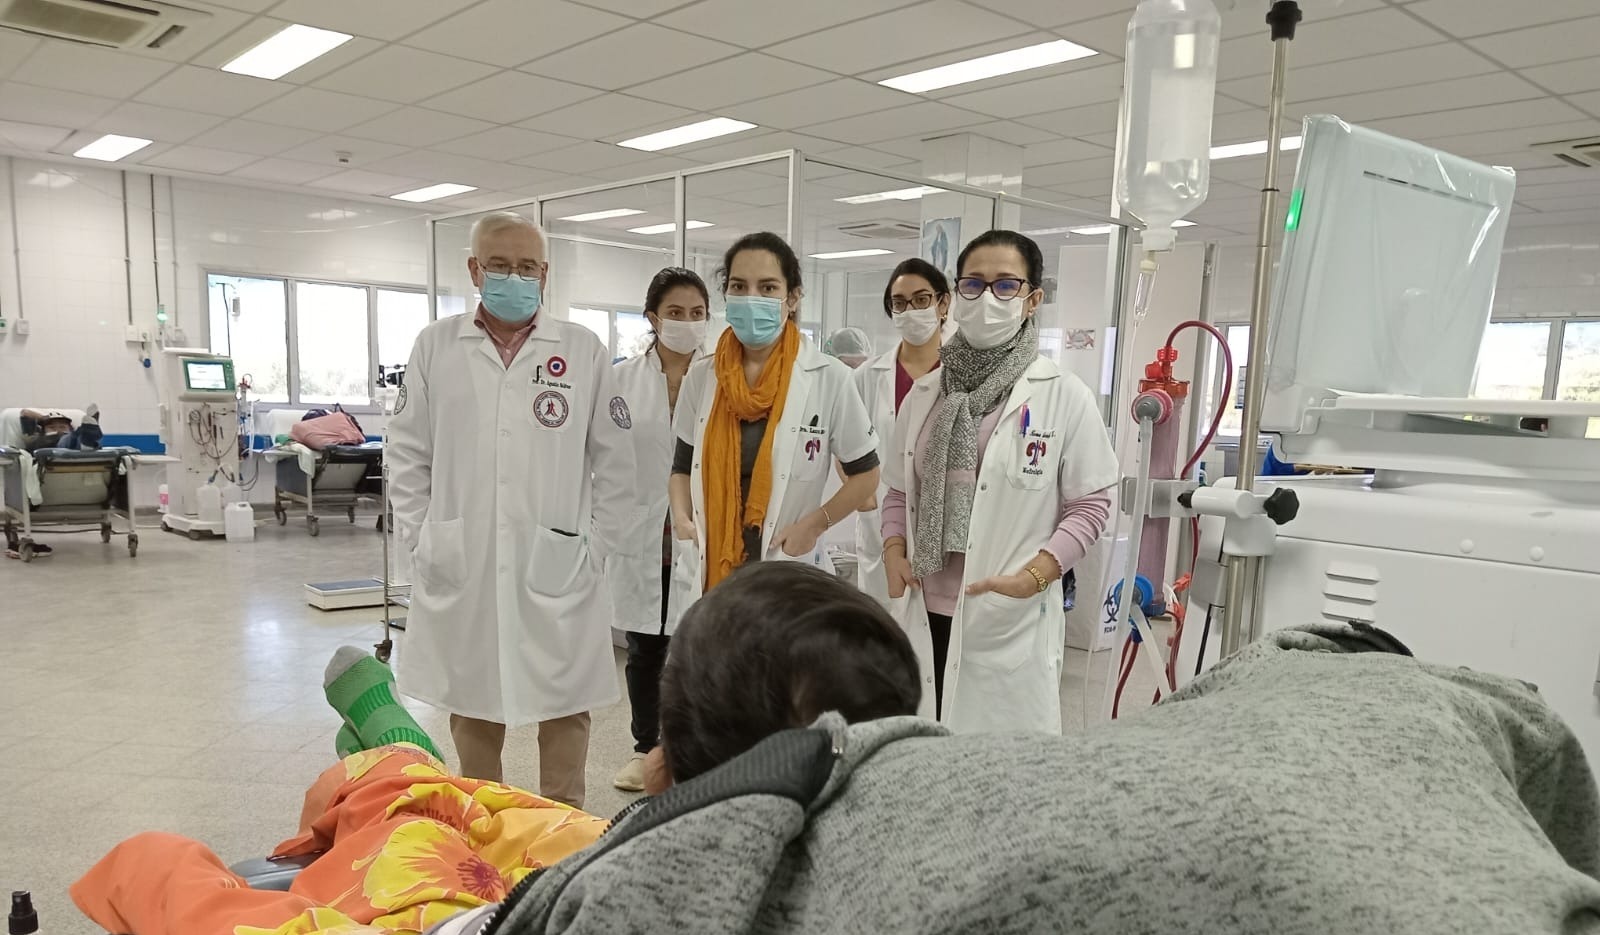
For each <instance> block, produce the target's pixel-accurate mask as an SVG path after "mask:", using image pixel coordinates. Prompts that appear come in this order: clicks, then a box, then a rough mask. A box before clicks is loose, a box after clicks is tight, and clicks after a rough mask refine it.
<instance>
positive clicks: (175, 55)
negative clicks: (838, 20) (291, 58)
mask: <svg viewBox="0 0 1600 935" xmlns="http://www.w3.org/2000/svg"><path fill="white" fill-rule="evenodd" d="M179 5H181V6H188V7H190V8H194V7H198V6H200V4H198V3H196V4H179ZM205 12H206V14H207V16H206V17H205V18H204V19H201V20H200V21H198V22H196V23H192V24H190V25H189V26H188V27H187V28H185V29H184V31H183V35H182V36H181V37H180V38H178V39H176V40H174V41H172V42H168V43H167V44H166V45H164V46H162V47H161V48H159V49H149V48H146V49H140V50H139V52H138V54H139V55H140V56H141V57H144V58H152V59H160V60H161V61H165V62H172V63H173V64H178V63H182V62H190V61H192V60H193V59H194V58H196V57H197V56H198V55H199V54H201V53H203V52H204V50H206V49H208V48H209V47H210V46H211V45H212V44H213V43H216V42H218V41H219V40H221V39H223V38H225V37H226V36H228V35H230V34H231V33H233V32H234V31H236V30H238V29H239V28H240V27H242V26H245V25H246V24H248V23H249V22H250V21H251V20H252V18H253V15H252V13H249V12H240V11H239V10H230V9H225V8H222V7H217V6H209V7H208V8H207V9H206V11H205Z"/></svg>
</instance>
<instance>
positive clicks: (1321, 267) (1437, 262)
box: [1264, 116, 1516, 431]
mask: <svg viewBox="0 0 1600 935" xmlns="http://www.w3.org/2000/svg"><path fill="white" fill-rule="evenodd" d="M1515 190H1516V177H1515V175H1514V174H1513V173H1512V172H1511V171H1510V170H1506V169H1496V168H1492V167H1490V166H1485V165H1479V164H1477V163H1474V162H1471V161H1469V160H1466V159H1462V158H1460V157H1458V156H1453V155H1450V154H1449V153H1445V152H1441V151H1439V150H1436V149H1430V148H1428V147H1426V146H1423V145H1421V144H1419V143H1413V142H1411V141H1408V140H1402V139H1397V138H1395V137H1392V136H1386V135H1384V134H1382V133H1377V132H1375V131H1372V130H1367V129H1365V128H1362V127H1357V126H1352V125H1351V124H1348V123H1345V122H1344V121H1342V120H1340V119H1339V118H1337V117H1328V116H1317V117H1310V118H1307V120H1306V126H1305V132H1304V144H1303V148H1302V150H1301V155H1300V164H1299V168H1298V170H1297V172H1296V175H1295V183H1294V189H1293V191H1292V192H1291V193H1290V199H1289V213H1288V216H1287V219H1286V221H1285V224H1284V227H1285V231H1284V235H1283V236H1284V243H1283V255H1282V259H1281V262H1280V264H1279V269H1278V275H1277V282H1276V284H1275V289H1274V294H1273V303H1272V305H1273V307H1272V319H1271V328H1270V335H1269V339H1268V341H1269V343H1268V355H1267V364H1268V367H1267V369H1268V386H1267V389H1268V395H1269V397H1270V396H1275V395H1276V396H1280V397H1281V400H1280V401H1281V402H1283V403H1285V404H1286V405H1288V404H1295V405H1305V404H1306V403H1307V402H1308V401H1309V400H1311V399H1313V398H1316V399H1326V398H1328V394H1329V392H1330V391H1331V392H1335V393H1340V394H1381V395H1392V396H1413V397H1449V398H1459V397H1464V396H1467V395H1468V394H1469V392H1470V391H1471V387H1472V377H1473V371H1474V368H1475V365H1476V362H1477V355H1478V350H1479V347H1480V345H1481V343H1482V340H1483V334H1484V329H1485V327H1486V326H1487V325H1488V321H1489V313H1490V307H1491V305H1492V304H1493V301H1494V289H1495V281H1496V278H1497V276H1498V274H1499V267H1500V251H1501V244H1502V242H1503V240H1504V238H1505V231H1506V223H1507V219H1508V216H1509V213H1510V210H1511V204H1512V198H1513V196H1514V193H1515ZM1268 408H1269V410H1270V409H1273V408H1274V407H1273V404H1272V403H1271V402H1269V403H1268ZM1291 408H1292V407H1291ZM1291 421H1293V420H1291ZM1267 422H1268V420H1266V419H1264V424H1266V423H1267ZM1268 430H1269V431H1273V430H1279V427H1278V426H1276V425H1268Z"/></svg>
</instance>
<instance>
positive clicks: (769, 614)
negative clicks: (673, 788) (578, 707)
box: [652, 562, 922, 791]
mask: <svg viewBox="0 0 1600 935" xmlns="http://www.w3.org/2000/svg"><path fill="white" fill-rule="evenodd" d="M921 698H922V686H921V683H920V682H919V680H918V675H917V657H916V654H915V653H914V652H913V651H912V649H911V643H910V641H909V640H907V639H906V635H905V633H904V632H903V631H902V630H901V629H900V627H899V625H898V624H896V623H895V622H894V619H893V618H892V617H890V616H889V614H888V612H887V611H886V610H884V608H883V605H881V604H879V603H878V602H877V601H876V600H875V599H873V598H871V597H869V596H868V595H866V594H865V593H863V592H862V591H860V590H859V589H857V588H855V587H853V586H852V585H850V584H847V583H846V582H844V581H841V580H840V579H838V578H836V577H834V576H833V575H829V574H827V573H825V572H822V571H819V570H817V569H815V568H812V567H810V566H808V565H800V564H795V563H792V562H753V563H751V564H748V565H746V566H744V567H743V568H740V569H739V570H738V571H735V572H734V573H733V574H732V575H730V576H729V577H728V578H727V579H726V580H724V581H723V582H722V583H721V584H719V585H717V586H716V587H715V588H713V589H712V590H711V591H710V592H709V593H708V594H706V596H705V597H703V598H701V599H700V601H699V602H698V603H696V604H695V605H694V606H693V607H692V608H690V609H689V611H688V613H686V614H684V617H683V622H682V623H681V624H680V625H679V627H678V632H677V634H676V635H675V636H673V638H672V654H671V656H670V657H669V658H668V660H667V666H666V669H665V670H664V672H663V673H662V676H661V751H662V752H663V753H664V754H665V757H666V766H667V768H668V770H669V771H670V775H671V780H672V781H676V782H684V781H687V780H689V779H693V778H694V777H695V776H698V775H700V774H701V773H704V772H707V771H709V770H711V769H713V768H715V767H717V766H719V765H721V764H723V763H725V762H727V761H728V760H731V759H733V758H734V757H736V756H738V755H739V754H741V753H743V752H745V751H746V750H749V749H750V748H751V747H753V746H755V745H756V744H757V743H759V742H760V741H762V740H763V739H765V738H767V737H769V736H771V735H772V734H775V733H778V732H779V731H783V730H787V729H789V728H794V727H805V726H808V725H809V724H811V723H812V722H813V721H815V720H816V719H817V718H818V717H820V716H821V715H823V714H825V713H827V712H829V711H837V712H839V713H840V714H842V715H843V716H844V717H845V719H846V720H847V721H850V722H852V723H854V722H857V721H871V720H875V719H877V718H884V717H895V716H899V715H912V714H916V713H917V703H918V702H919V701H920V700H921ZM661 784H663V783H662V782H660V781H658V782H657V783H654V784H653V785H661ZM652 791H659V789H653V790H652Z"/></svg>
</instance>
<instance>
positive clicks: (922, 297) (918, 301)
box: [889, 292, 939, 312]
mask: <svg viewBox="0 0 1600 935" xmlns="http://www.w3.org/2000/svg"><path fill="white" fill-rule="evenodd" d="M938 298H939V297H938V296H936V295H934V294H933V293H931V292H919V293H917V294H916V295H914V296H912V297H911V298H909V299H904V298H901V297H900V296H894V297H893V298H891V299H890V300H889V307H890V308H892V309H894V310H895V311H897V312H903V311H905V310H906V309H908V308H915V309H924V308H932V307H933V303H934V302H935V301H936V300H937V299H938Z"/></svg>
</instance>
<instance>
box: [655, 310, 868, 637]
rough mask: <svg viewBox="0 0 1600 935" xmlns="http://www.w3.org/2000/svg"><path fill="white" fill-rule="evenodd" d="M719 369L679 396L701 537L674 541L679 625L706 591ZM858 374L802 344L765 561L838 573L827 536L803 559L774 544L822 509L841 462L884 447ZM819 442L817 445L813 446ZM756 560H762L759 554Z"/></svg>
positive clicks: (780, 439) (782, 426) (673, 601)
mask: <svg viewBox="0 0 1600 935" xmlns="http://www.w3.org/2000/svg"><path fill="white" fill-rule="evenodd" d="M715 363H716V359H715V358H714V357H707V358H706V359H705V360H702V361H699V362H697V363H695V364H694V366H692V367H690V368H689V374H688V376H686V377H684V379H683V386H682V388H681V389H679V390H678V411H677V414H676V416H675V417H674V419H673V428H674V431H675V432H676V434H677V437H678V438H680V439H682V440H683V441H685V442H687V443H689V444H691V445H693V446H694V454H695V457H694V463H693V465H692V467H691V469H690V472H689V488H690V491H691V494H692V496H693V498H694V525H695V539H694V541H693V542H686V541H682V540H678V539H674V540H673V556H672V589H671V593H670V595H669V599H668V606H667V620H668V623H669V625H670V626H673V627H676V626H677V623H678V621H679V620H681V619H682V617H683V613H684V611H686V610H688V609H689V607H690V606H691V605H693V604H694V602H695V601H697V600H699V599H700V595H701V594H702V593H703V592H704V589H705V574H706V573H705V559H704V556H705V548H706V525H705V518H706V504H705V482H704V479H703V476H702V474H701V471H700V463H701V451H702V443H703V442H704V440H705V432H706V421H707V419H708V417H709V416H710V414H711V405H712V402H713V401H714V400H715V398H716V394H717V379H716V371H715V369H714V365H715ZM850 375H851V370H850V368H849V367H847V366H845V364H844V362H843V361H840V360H838V359H837V358H833V357H829V356H827V355H826V354H823V353H822V352H821V351H819V350H817V349H816V348H815V347H813V346H812V345H811V342H809V341H802V342H801V344H800V354H799V356H798V357H797V358H796V360H795V364H794V373H792V374H791V375H790V377H789V395H788V396H787V397H786V398H785V401H784V405H783V418H782V419H780V420H779V422H778V426H777V434H776V435H774V436H773V441H772V466H773V471H774V472H775V476H774V477H773V478H772V499H771V500H770V501H769V502H768V506H767V522H766V526H765V527H764V528H763V529H762V530H761V555H760V556H759V557H760V558H763V559H768V560H774V559H775V560H785V561H804V562H810V563H811V564H814V565H817V566H819V567H821V568H823V569H825V570H828V571H831V570H832V562H830V561H829V560H828V558H827V556H826V554H825V552H824V548H823V545H822V541H821V539H820V538H819V539H818V542H817V546H816V548H815V549H813V550H812V553H811V554H810V555H807V556H803V557H801V558H790V557H789V556H786V555H784V554H783V550H782V549H780V548H778V547H777V546H776V545H774V544H773V540H774V539H775V538H776V537H777V534H778V532H779V531H780V530H782V529H785V528H787V527H788V526H790V525H792V524H793V523H795V522H796V521H798V520H799V519H800V518H802V517H804V516H805V515H806V514H808V513H811V512H814V511H815V510H817V509H819V508H820V507H821V506H822V502H823V498H822V493H823V489H824V488H825V487H826V486H827V483H828V477H829V475H830V474H831V473H832V471H833V462H834V460H835V459H838V460H839V461H841V462H844V463H849V462H851V461H856V460H858V459H860V458H864V457H866V456H867V454H868V453H870V452H872V451H875V450H876V449H877V447H878V438H877V433H875V432H874V431H873V428H872V422H871V420H869V419H868V418H867V412H866V409H865V408H864V407H863V406H862V405H861V396H860V395H859V394H858V393H856V390H855V386H854V384H853V383H852V382H851V380H850ZM813 441H815V442H817V444H816V445H811V444H809V443H810V442H813ZM750 558H751V560H755V559H756V558H757V556H751V557H750Z"/></svg>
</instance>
